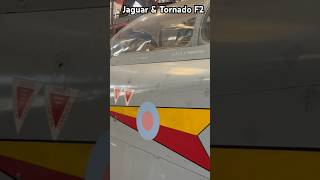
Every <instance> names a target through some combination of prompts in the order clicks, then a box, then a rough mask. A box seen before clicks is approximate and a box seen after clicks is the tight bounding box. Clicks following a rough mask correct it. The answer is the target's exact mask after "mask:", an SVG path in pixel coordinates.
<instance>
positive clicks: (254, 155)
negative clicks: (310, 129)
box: [211, 148, 320, 180]
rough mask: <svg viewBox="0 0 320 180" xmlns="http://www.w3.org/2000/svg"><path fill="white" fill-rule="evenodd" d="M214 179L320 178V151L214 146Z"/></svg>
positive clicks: (212, 177) (276, 179)
mask: <svg viewBox="0 0 320 180" xmlns="http://www.w3.org/2000/svg"><path fill="white" fill-rule="evenodd" d="M211 157H212V170H213V172H212V174H211V179H214V180H220V179H223V180H235V179H237V180H285V179H288V180H301V179H320V171H319V170H320V168H319V162H320V152H308V151H286V150H252V149H251V150H250V149H247V150H245V149H223V148H213V149H211Z"/></svg>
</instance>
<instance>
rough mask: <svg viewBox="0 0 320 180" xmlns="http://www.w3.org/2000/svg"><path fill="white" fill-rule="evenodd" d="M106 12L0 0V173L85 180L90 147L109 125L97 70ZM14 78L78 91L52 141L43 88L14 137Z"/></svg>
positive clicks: (98, 6)
mask: <svg viewBox="0 0 320 180" xmlns="http://www.w3.org/2000/svg"><path fill="white" fill-rule="evenodd" d="M108 8H109V7H107V6H106V2H105V1H99V0H97V1H90V2H88V1H82V0H81V1H78V0H76V1H73V0H72V1H68V2H66V1H65V2H62V1H60V2H58V1H47V0H45V1H38V0H35V1H33V0H32V1H29V0H24V1H10V0H8V1H7V0H5V1H1V3H0V27H1V28H0V39H1V41H0V59H1V66H0V89H1V90H0V91H1V93H0V146H1V147H0V170H1V171H4V172H5V173H7V174H10V176H13V177H20V178H21V179H24V180H28V179H30V180H33V179H61V180H63V179H84V177H85V169H86V167H87V160H88V159H89V156H90V150H91V147H92V146H93V145H94V143H95V141H96V140H97V139H98V138H99V137H100V136H101V135H102V134H103V133H105V132H106V129H107V126H108V124H107V123H106V119H107V117H106V109H107V108H108V106H107V105H108V102H106V98H105V97H106V90H105V89H106V87H107V85H106V81H107V79H109V77H107V76H106V70H105V68H102V67H106V66H107V62H106V61H104V60H105V57H106V52H107V50H106V48H105V44H106V29H107V27H106V23H105V22H106V15H107V14H108V13H107V10H106V9H108ZM14 77H19V78H24V79H29V80H32V81H35V82H37V83H41V84H42V85H44V86H45V85H54V86H59V87H66V88H73V89H78V90H79V94H78V96H77V98H76V100H75V102H74V104H73V106H72V109H71V111H70V114H69V116H68V118H67V120H66V123H65V126H64V127H63V129H62V131H61V133H60V135H59V137H58V140H57V141H52V139H51V135H50V130H49V127H48V116H47V114H46V107H47V105H46V103H45V96H44V89H43V88H42V89H41V91H40V92H39V94H38V95H37V96H35V98H34V99H33V102H32V105H31V108H30V111H29V112H28V114H27V116H26V119H25V122H24V124H23V126H22V128H21V131H20V134H17V132H16V128H15V124H14V112H13V108H12V98H13V95H12V92H13V91H12V87H13V84H12V82H13V78H14ZM68 151H69V153H68ZM8 158H10V161H9V159H8ZM69 158H72V160H71V159H69ZM105 161H107V160H105ZM19 163H21V164H20V165H19ZM30 169H31V170H32V169H33V170H32V171H29V170H30ZM30 172H31V173H30ZM58 177H59V178H58ZM0 179H2V176H0Z"/></svg>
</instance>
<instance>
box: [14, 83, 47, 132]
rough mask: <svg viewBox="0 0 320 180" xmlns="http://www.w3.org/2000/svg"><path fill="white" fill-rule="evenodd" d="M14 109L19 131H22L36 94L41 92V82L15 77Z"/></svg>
mask: <svg viewBox="0 0 320 180" xmlns="http://www.w3.org/2000/svg"><path fill="white" fill-rule="evenodd" d="M12 84H13V89H12V90H13V98H12V101H13V102H12V104H13V111H14V117H15V125H16V129H17V132H18V133H20V130H21V127H22V125H23V123H24V120H25V118H26V116H27V114H28V112H29V110H30V108H31V104H32V100H33V99H34V96H35V95H36V94H38V93H39V91H40V89H41V86H42V85H41V84H39V83H36V82H34V81H31V80H26V79H20V78H14V79H13V82H12Z"/></svg>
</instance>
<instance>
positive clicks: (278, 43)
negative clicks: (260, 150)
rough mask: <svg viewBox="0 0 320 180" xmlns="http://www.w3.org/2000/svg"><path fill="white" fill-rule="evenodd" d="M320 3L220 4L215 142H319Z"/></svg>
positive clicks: (314, 144) (295, 144)
mask: <svg viewBox="0 0 320 180" xmlns="http://www.w3.org/2000/svg"><path fill="white" fill-rule="evenodd" d="M318 5H319V2H318V1H314V0H309V1H304V2H301V1H296V0H294V1H289V0H285V1H281V2H278V1H277V2H275V1H262V0H261V1H253V0H247V1H241V2H240V1H232V0H223V1H219V0H217V1H215V12H214V14H215V18H214V27H213V41H214V46H212V48H214V49H213V55H212V57H213V59H214V60H215V61H214V64H213V66H214V68H213V71H214V77H215V79H214V84H213V88H214V91H213V93H214V94H213V106H212V107H213V108H214V109H215V113H214V117H213V120H214V122H215V124H214V127H215V128H214V131H213V133H212V138H211V139H212V140H213V142H212V144H215V145H244V146H246V145H248V146H277V147H315V148H319V147H320V144H319V141H318V138H317V137H319V136H320V134H319V133H320V131H319V128H318V127H319V126H320V123H319V116H320V103H319V94H320V89H319V88H320V74H319V73H320V71H319V69H320V61H319V60H320V59H319V52H320V48H319V45H318V44H319V42H320V33H319V30H320V29H319V28H320V24H319V21H317V19H319V17H320V13H319V11H318V9H317V8H316V7H317V6H318ZM252 7H254V8H252Z"/></svg>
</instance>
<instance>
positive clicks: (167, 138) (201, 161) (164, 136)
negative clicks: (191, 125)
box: [154, 126, 211, 171]
mask: <svg viewBox="0 0 320 180" xmlns="http://www.w3.org/2000/svg"><path fill="white" fill-rule="evenodd" d="M173 137H174V138H173ZM154 140H155V141H157V142H158V143H160V144H162V145H164V146H166V147H167V148H169V149H171V150H172V151H174V152H176V153H178V154H180V155H181V156H183V157H185V158H187V159H189V160H190V161H192V162H194V163H196V164H198V165H199V166H201V167H203V168H204V169H206V170H209V171H210V164H211V163H210V158H209V156H208V154H207V152H206V150H205V148H204V147H203V145H202V143H201V141H200V139H199V137H198V136H195V135H192V134H188V133H185V132H182V131H177V130H175V129H171V128H168V127H165V126H160V129H159V134H158V135H157V137H156V138H155V139H154Z"/></svg>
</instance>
